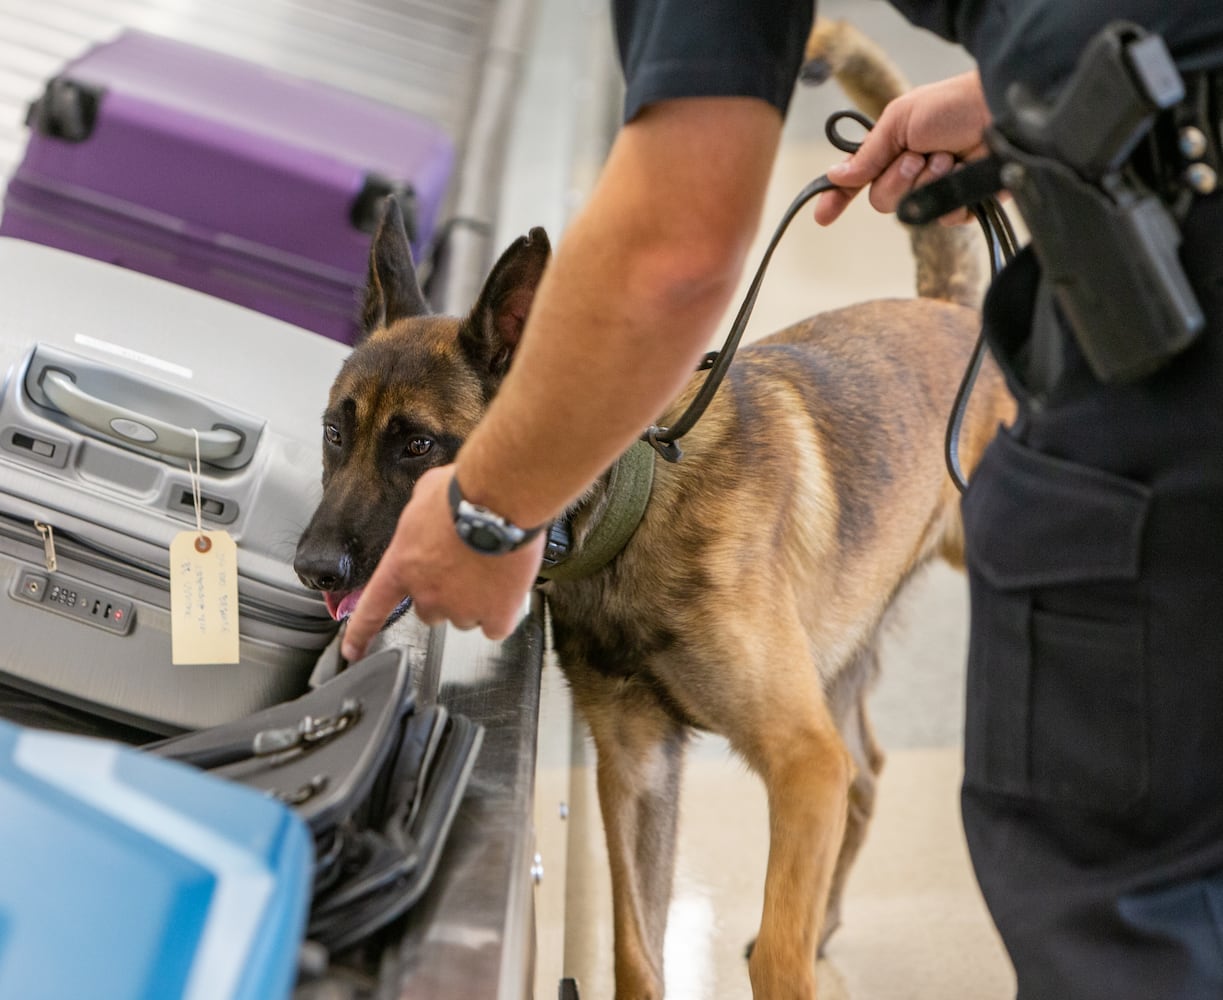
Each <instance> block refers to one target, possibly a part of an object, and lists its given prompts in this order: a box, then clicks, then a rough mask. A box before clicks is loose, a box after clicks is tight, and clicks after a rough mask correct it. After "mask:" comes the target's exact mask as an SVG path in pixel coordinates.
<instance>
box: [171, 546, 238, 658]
mask: <svg viewBox="0 0 1223 1000" xmlns="http://www.w3.org/2000/svg"><path fill="white" fill-rule="evenodd" d="M170 646H171V660H172V661H173V662H174V663H176V664H190V663H237V662H238V547H237V545H235V544H234V540H233V538H232V537H230V534H229V532H227V531H203V532H201V531H182V532H179V534H177V535H175V536H174V539H173V541H171V542H170Z"/></svg>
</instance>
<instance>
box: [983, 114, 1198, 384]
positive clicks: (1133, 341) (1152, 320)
mask: <svg viewBox="0 0 1223 1000" xmlns="http://www.w3.org/2000/svg"><path fill="white" fill-rule="evenodd" d="M994 148H995V150H996V151H997V152H999V153H1000V154H1001V155H1002V156H1003V157H1004V158H1005V159H1006V160H1007V165H1006V166H1005V167H1004V168H1003V172H1002V177H1003V181H1004V183H1005V184H1006V186H1007V188H1008V189H1009V190H1010V192H1011V194H1012V195H1013V196H1014V198H1015V202H1016V204H1017V205H1018V207H1019V210H1020V212H1021V214H1022V215H1023V218H1024V221H1025V222H1026V223H1027V225H1028V228H1029V230H1030V231H1031V234H1032V245H1033V248H1034V249H1035V252H1036V255H1037V258H1038V259H1039V260H1040V264H1041V269H1042V272H1043V274H1044V278H1045V280H1046V281H1047V282H1049V284H1050V286H1051V288H1052V290H1053V293H1054V296H1055V298H1056V300H1057V303H1058V305H1059V306H1060V308H1061V310H1062V313H1063V315H1064V316H1065V318H1066V321H1067V322H1068V324H1069V325H1070V327H1071V329H1072V330H1073V331H1074V335H1075V339H1076V341H1077V342H1078V345H1079V349H1080V350H1081V351H1082V352H1083V356H1084V358H1086V360H1087V363H1088V364H1089V365H1090V366H1091V369H1092V371H1093V372H1094V373H1095V375H1096V377H1097V378H1099V379H1100V380H1101V381H1103V382H1127V381H1132V380H1134V379H1137V378H1141V377H1142V376H1144V375H1148V374H1150V373H1151V372H1153V371H1155V370H1156V369H1158V368H1160V367H1161V366H1162V365H1163V364H1164V363H1165V362H1167V361H1168V360H1170V359H1171V358H1173V357H1174V356H1175V355H1177V354H1179V353H1180V352H1181V351H1182V350H1184V349H1185V348H1186V347H1188V346H1189V344H1191V343H1192V342H1193V340H1194V339H1195V338H1196V337H1197V335H1198V333H1199V332H1200V330H1201V329H1202V324H1203V321H1204V320H1203V316H1202V311H1201V308H1200V307H1199V305H1198V302H1197V299H1196V298H1195V296H1194V294H1193V289H1192V288H1191V287H1190V286H1189V282H1188V279H1187V278H1186V277H1185V272H1184V269H1183V268H1182V267H1181V262H1180V259H1179V256H1178V249H1179V247H1180V242H1181V235H1180V229H1179V227H1178V225H1177V223H1176V221H1175V219H1174V218H1173V217H1172V214H1171V212H1170V211H1169V210H1168V208H1167V206H1166V205H1165V204H1164V203H1163V202H1162V201H1161V200H1160V199H1159V198H1158V197H1157V196H1156V195H1155V194H1153V193H1151V192H1150V191H1143V190H1141V189H1140V188H1138V187H1136V186H1134V185H1129V184H1120V183H1117V184H1113V185H1111V190H1109V188H1106V187H1104V186H1101V185H1099V184H1091V183H1087V182H1086V181H1084V180H1083V179H1081V178H1080V177H1079V176H1078V175H1077V174H1076V173H1075V172H1074V171H1073V170H1072V169H1070V168H1069V167H1067V166H1065V165H1064V164H1062V163H1059V162H1057V161H1056V160H1053V159H1051V158H1049V157H1045V156H1036V155H1032V154H1029V153H1025V152H1023V151H1021V150H1020V149H1018V148H1017V147H1015V146H1012V145H1010V144H1008V143H1007V142H1006V141H1005V139H1004V138H1003V137H1002V136H1001V135H997V136H995V137H994Z"/></svg>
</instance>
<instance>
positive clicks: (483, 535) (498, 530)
mask: <svg viewBox="0 0 1223 1000" xmlns="http://www.w3.org/2000/svg"><path fill="white" fill-rule="evenodd" d="M454 523H455V528H456V529H457V530H458V533H459V537H460V538H461V539H463V541H465V542H466V543H467V544H468V545H470V546H471V547H472V548H473V549H475V550H476V551H477V552H486V553H490V554H496V553H500V552H509V551H510V550H511V549H512V548H513V544H512V542H511V539H510V538H509V537H508V536H507V534H506V530H505V527H504V526H503V525H501V524H499V523H498V522H497V521H495V520H493V519H492V518H490V517H488V516H485V515H483V514H482V512H476V511H467V512H465V513H461V514H460V515H459V517H458V518H456V519H455V522H454Z"/></svg>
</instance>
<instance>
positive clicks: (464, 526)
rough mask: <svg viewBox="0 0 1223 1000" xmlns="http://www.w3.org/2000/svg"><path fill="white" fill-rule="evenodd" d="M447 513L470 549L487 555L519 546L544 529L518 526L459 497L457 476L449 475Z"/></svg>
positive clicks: (510, 550) (500, 552)
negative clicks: (452, 517) (448, 504)
mask: <svg viewBox="0 0 1223 1000" xmlns="http://www.w3.org/2000/svg"><path fill="white" fill-rule="evenodd" d="M450 513H451V514H453V515H454V530H455V531H457V532H458V533H459V537H460V538H461V539H463V541H464V542H466V543H467V544H468V545H469V546H470V547H471V548H473V549H475V550H476V551H477V552H480V553H482V554H483V555H487V556H500V555H505V554H506V553H507V552H513V551H514V550H515V549H517V548H521V547H522V546H523V545H525V544H526V543H527V542H529V541H530V540H531V539H532V538H534V537H535V536H536V535H538V534H539V533H540V532H541V531H542V530H543V528H544V526H543V525H542V524H541V525H539V526H538V527H535V528H520V527H518V525H516V524H513V523H512V522H510V521H508V520H506V519H505V518H504V517H502V516H501V515H500V514H494V513H493V512H492V511H491V510H489V509H488V508H487V507H481V506H480V505H479V504H474V503H472V502H471V501H470V500H465V499H463V491H462V490H461V489H459V478H458V476H452V477H451V478H450Z"/></svg>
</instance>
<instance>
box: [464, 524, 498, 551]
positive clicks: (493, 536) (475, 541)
mask: <svg viewBox="0 0 1223 1000" xmlns="http://www.w3.org/2000/svg"><path fill="white" fill-rule="evenodd" d="M467 544H468V545H470V546H471V547H472V548H473V549H479V550H480V551H481V552H500V551H501V550H502V549H503V548H504V547H505V539H504V538H503V537H502V536H501V534H500V532H497V531H493V530H492V529H491V528H490V527H489V526H488V525H487V524H473V525H472V526H471V530H470V531H469V532H468V535H467Z"/></svg>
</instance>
